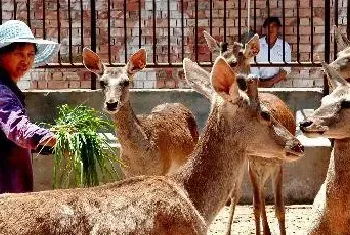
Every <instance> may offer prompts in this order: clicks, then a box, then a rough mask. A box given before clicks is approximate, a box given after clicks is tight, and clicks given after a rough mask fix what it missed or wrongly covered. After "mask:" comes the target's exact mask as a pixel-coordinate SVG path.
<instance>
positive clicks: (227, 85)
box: [211, 56, 238, 97]
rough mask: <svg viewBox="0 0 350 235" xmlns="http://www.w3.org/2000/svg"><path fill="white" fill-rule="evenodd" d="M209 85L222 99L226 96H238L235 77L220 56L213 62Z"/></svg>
mask: <svg viewBox="0 0 350 235" xmlns="http://www.w3.org/2000/svg"><path fill="white" fill-rule="evenodd" d="M211 84H212V86H213V88H214V90H215V91H216V92H217V93H218V94H220V95H221V96H223V97H225V96H226V95H229V96H238V87H237V84H236V75H235V73H234V72H233V70H232V69H231V67H230V65H229V64H227V62H226V60H225V59H224V57H222V56H219V57H218V58H216V60H215V63H214V66H213V69H212V72H211Z"/></svg>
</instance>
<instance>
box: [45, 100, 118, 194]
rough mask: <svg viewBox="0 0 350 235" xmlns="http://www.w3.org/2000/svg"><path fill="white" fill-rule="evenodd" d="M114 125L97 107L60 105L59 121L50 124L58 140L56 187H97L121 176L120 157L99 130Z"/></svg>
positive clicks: (54, 183)
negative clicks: (103, 116) (118, 165)
mask: <svg viewBox="0 0 350 235" xmlns="http://www.w3.org/2000/svg"><path fill="white" fill-rule="evenodd" d="M112 127H113V123H112V122H110V121H107V120H106V119H104V118H102V116H101V113H99V112H98V111H96V110H95V109H93V108H89V107H86V106H84V105H80V106H77V107H75V108H71V107H69V106H68V105H62V106H60V107H59V112H58V117H57V119H56V121H55V124H54V125H50V130H51V131H52V132H54V133H55V135H56V139H57V142H56V145H55V146H54V151H53V156H54V169H53V177H54V180H53V181H54V182H53V187H54V188H58V187H63V188H67V187H71V186H73V187H89V186H95V185H98V184H99V182H100V181H101V182H103V181H106V179H114V178H116V176H118V172H117V170H116V168H115V167H116V165H117V164H120V160H119V158H118V157H117V154H116V152H115V151H114V150H113V149H112V148H111V147H110V146H109V145H108V143H107V141H106V140H105V139H104V138H103V137H102V136H100V135H99V134H98V131H103V130H110V129H111V128H112ZM72 178H73V179H74V180H73V182H72ZM101 178H102V179H101Z"/></svg>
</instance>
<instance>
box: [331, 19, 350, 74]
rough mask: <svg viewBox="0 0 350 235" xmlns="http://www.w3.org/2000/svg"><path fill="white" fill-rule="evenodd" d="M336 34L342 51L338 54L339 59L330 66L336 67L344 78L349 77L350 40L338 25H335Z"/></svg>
mask: <svg viewBox="0 0 350 235" xmlns="http://www.w3.org/2000/svg"><path fill="white" fill-rule="evenodd" d="M334 34H335V39H336V42H337V45H338V47H339V50H340V51H339V52H338V54H337V59H336V60H334V61H333V62H332V63H330V64H329V66H331V67H332V68H334V69H336V70H337V71H338V72H339V74H340V76H342V77H343V78H344V79H348V78H349V77H350V76H349V74H350V41H349V40H348V38H347V37H346V35H345V34H343V33H342V32H341V31H340V29H339V28H338V27H337V26H336V25H335V26H334Z"/></svg>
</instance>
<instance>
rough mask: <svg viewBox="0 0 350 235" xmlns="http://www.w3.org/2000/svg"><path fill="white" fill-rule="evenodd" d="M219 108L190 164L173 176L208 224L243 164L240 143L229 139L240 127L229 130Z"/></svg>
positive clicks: (214, 111) (215, 108) (224, 198)
mask: <svg viewBox="0 0 350 235" xmlns="http://www.w3.org/2000/svg"><path fill="white" fill-rule="evenodd" d="M219 109H220V107H218V106H214V108H213V109H212V112H211V114H210V116H209V117H208V121H207V125H206V128H205V130H204V133H203V135H202V137H201V139H200V142H199V143H198V144H197V147H196V148H195V150H194V151H193V152H192V154H191V156H190V158H189V161H188V162H187V163H186V164H185V165H184V166H183V167H182V168H180V169H179V171H178V173H176V174H175V175H174V176H173V177H174V178H175V180H177V181H179V182H180V184H182V185H183V187H184V188H185V190H186V191H187V193H188V195H189V198H190V199H191V200H192V202H193V204H194V206H195V208H196V209H197V210H198V211H199V212H200V213H201V215H202V216H203V217H204V218H205V220H206V222H207V223H208V224H209V223H211V221H212V220H213V219H214V217H215V215H216V214H217V213H218V212H219V210H220V209H221V208H222V207H223V206H224V205H225V203H226V201H227V199H228V197H229V193H230V192H231V189H232V188H233V185H234V183H235V179H236V178H237V176H238V174H239V172H240V171H241V170H243V168H244V162H245V157H244V156H245V154H244V146H243V144H242V141H235V138H234V137H233V138H231V137H230V138H228V136H232V135H233V134H232V133H240V132H239V131H238V130H239V129H240V128H242V126H241V125H240V124H239V123H238V124H237V125H231V127H228V124H227V122H226V120H225V118H224V116H223V115H222V114H221V113H220V111H219ZM238 135H239V134H237V138H238ZM241 135H242V133H241Z"/></svg>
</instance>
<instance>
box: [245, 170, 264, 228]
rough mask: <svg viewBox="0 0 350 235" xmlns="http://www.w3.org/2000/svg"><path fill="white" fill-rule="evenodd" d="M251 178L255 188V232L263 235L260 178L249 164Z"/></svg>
mask: <svg viewBox="0 0 350 235" xmlns="http://www.w3.org/2000/svg"><path fill="white" fill-rule="evenodd" d="M248 170H249V177H250V180H251V183H252V186H253V207H254V217H255V232H256V234H257V235H260V234H261V230H260V215H261V190H260V185H259V179H258V176H257V175H256V174H255V172H254V170H252V169H251V166H250V164H249V168H248Z"/></svg>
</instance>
